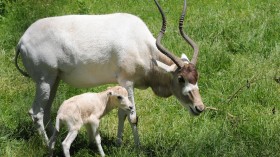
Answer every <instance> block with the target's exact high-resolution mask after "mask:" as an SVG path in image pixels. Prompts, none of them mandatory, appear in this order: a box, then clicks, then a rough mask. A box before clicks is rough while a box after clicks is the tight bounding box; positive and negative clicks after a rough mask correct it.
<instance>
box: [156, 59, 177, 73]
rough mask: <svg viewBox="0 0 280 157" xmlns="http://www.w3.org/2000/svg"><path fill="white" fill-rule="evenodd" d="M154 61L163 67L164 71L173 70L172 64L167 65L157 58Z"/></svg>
mask: <svg viewBox="0 0 280 157" xmlns="http://www.w3.org/2000/svg"><path fill="white" fill-rule="evenodd" d="M155 61H156V64H157V66H158V67H159V68H161V69H163V70H164V71H166V72H172V71H174V66H172V65H170V66H169V65H167V64H164V63H162V62H161V61H158V60H155Z"/></svg>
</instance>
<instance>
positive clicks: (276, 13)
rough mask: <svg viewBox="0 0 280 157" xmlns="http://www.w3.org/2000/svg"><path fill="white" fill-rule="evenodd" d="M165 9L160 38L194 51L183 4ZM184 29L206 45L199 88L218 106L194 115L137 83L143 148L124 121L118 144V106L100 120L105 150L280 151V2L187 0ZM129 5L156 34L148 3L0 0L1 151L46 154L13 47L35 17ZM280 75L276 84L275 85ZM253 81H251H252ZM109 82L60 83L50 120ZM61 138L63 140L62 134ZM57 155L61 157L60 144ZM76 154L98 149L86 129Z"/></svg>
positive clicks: (177, 49)
mask: <svg viewBox="0 0 280 157" xmlns="http://www.w3.org/2000/svg"><path fill="white" fill-rule="evenodd" d="M160 3H161V5H162V7H163V8H164V11H165V13H166V16H167V20H168V28H167V32H166V36H165V37H164V39H163V43H164V45H165V46H166V47H167V48H168V49H170V50H171V51H173V52H174V53H175V54H176V55H180V54H181V53H187V55H188V56H191V55H192V50H191V48H190V47H189V46H188V45H187V44H186V43H185V42H184V41H183V40H182V38H181V37H180V36H179V33H178V29H177V24H178V21H177V20H178V18H179V15H180V13H181V8H182V3H183V1H182V0H181V1H179V0H172V1H163V0H160ZM188 5H189V7H188V12H187V17H186V22H185V24H186V26H185V27H186V28H185V30H186V31H187V32H188V34H189V35H190V36H191V37H192V38H193V39H194V40H195V41H196V42H197V43H198V45H199V46H200V55H199V61H198V70H199V72H200V80H199V86H200V90H201V95H202V97H203V100H204V103H205V104H206V105H207V106H212V107H215V108H217V109H218V111H215V110H206V111H205V112H204V113H203V114H202V115H201V116H199V117H192V116H190V115H189V113H188V111H187V110H186V109H184V108H183V107H182V106H180V105H179V102H178V101H177V100H176V99H175V98H174V97H170V98H168V99H163V98H159V97H156V96H154V95H153V94H152V91H151V90H150V89H148V90H136V92H135V99H136V104H137V113H138V116H139V117H140V122H139V134H140V140H141V144H142V146H141V148H140V149H135V148H134V142H133V136H132V133H131V129H130V126H129V125H128V123H127V122H126V123H125V124H126V125H125V133H124V144H123V146H122V147H117V146H116V145H115V143H114V142H115V140H116V132H117V111H114V112H112V113H110V114H109V115H108V116H106V117H104V119H103V120H102V122H101V126H100V127H101V136H102V139H103V140H102V143H103V148H104V151H105V153H106V155H108V156H122V157H123V156H160V157H163V156H168V157H170V156H174V157H175V156H190V157H193V156H199V157H201V156H205V157H206V156H207V157H209V156H213V157H216V156H226V157H228V156H280V153H279V148H280V142H279V141H280V124H279V121H280V114H279V110H280V97H279V95H280V84H279V79H280V33H279V30H280V9H279V8H280V1H279V0H267V1H263V0H254V1H253V0H251V1H247V0H240V1H237V0H234V1H228V0H220V1H210V0H196V1H194V0H189V1H188ZM113 12H127V13H132V14H135V15H137V16H139V17H141V18H142V19H143V20H144V21H145V23H146V24H147V25H148V27H149V28H150V30H151V32H152V33H153V34H154V36H156V35H157V33H158V32H159V29H160V27H161V25H160V24H161V19H160V14H159V13H158V10H157V8H156V6H155V4H154V2H153V1H151V0H143V1H135V0H106V1H98V0H77V1H71V0H45V1H37V0H19V1H15V0H0V86H1V88H0V156H3V157H14V156H15V157H17V156H34V157H35V156H43V155H46V153H47V149H46V148H45V147H44V146H43V144H42V140H41V138H40V136H39V135H38V133H37V131H35V129H34V128H33V125H32V121H31V118H30V117H29V116H28V114H27V111H28V110H29V108H30V107H31V103H32V101H33V97H34V83H33V82H32V81H31V80H30V79H27V78H25V77H23V76H22V75H21V74H20V73H19V72H18V71H17V70H16V68H15V66H14V63H13V62H14V61H13V60H14V48H15V46H16V44H17V42H18V40H19V38H20V36H21V35H22V34H23V33H24V31H25V30H26V29H27V28H28V26H29V25H30V24H31V23H33V22H34V21H35V20H36V19H39V18H43V17H48V16H56V15H65V14H104V13H113ZM277 80H278V82H277ZM247 82H249V83H247ZM105 88H106V86H100V87H96V88H91V89H76V88H72V87H70V86H68V85H66V84H64V83H61V84H60V86H59V89H58V92H57V96H56V99H55V101H54V104H53V112H52V113H53V117H54V116H55V113H56V111H57V109H58V106H59V105H60V104H61V103H62V101H63V100H65V99H67V98H69V97H71V96H73V95H76V94H80V93H82V92H86V91H94V92H99V91H102V90H103V89H105ZM66 133H67V132H66V129H64V131H62V133H60V135H59V139H58V141H59V142H58V143H60V142H61V141H62V140H63V138H64V137H65V136H66ZM55 154H56V155H57V156H62V154H63V152H62V148H61V145H60V144H57V145H56V150H55ZM71 154H73V156H76V157H78V156H83V157H84V156H98V153H97V148H96V147H95V146H93V147H92V148H91V146H89V145H88V142H87V135H86V132H85V130H84V129H83V130H82V131H81V134H80V135H79V136H78V138H77V139H76V140H75V142H74V143H73V145H72V147H71Z"/></svg>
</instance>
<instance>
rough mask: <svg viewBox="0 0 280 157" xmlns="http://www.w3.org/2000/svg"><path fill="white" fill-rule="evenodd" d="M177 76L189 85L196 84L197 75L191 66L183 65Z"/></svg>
mask: <svg viewBox="0 0 280 157" xmlns="http://www.w3.org/2000/svg"><path fill="white" fill-rule="evenodd" d="M178 75H181V76H183V78H184V79H185V80H187V81H188V82H189V83H191V84H196V83H197V80H198V73H197V71H196V68H195V66H194V65H193V64H185V66H184V67H183V68H182V69H181V70H180V71H179V73H178Z"/></svg>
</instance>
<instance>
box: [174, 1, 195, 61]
mask: <svg viewBox="0 0 280 157" xmlns="http://www.w3.org/2000/svg"><path fill="white" fill-rule="evenodd" d="M186 10H187V1H186V0H185V1H184V8H183V11H182V14H181V17H180V20H179V30H180V34H181V36H182V37H183V38H184V39H185V40H186V41H187V42H188V43H189V45H190V46H191V47H192V48H193V50H194V53H193V57H192V60H191V63H192V64H194V65H196V62H197V58H198V53H199V49H198V46H197V45H196V43H195V42H194V41H193V40H192V39H191V38H190V37H188V35H187V34H185V32H184V31H183V24H184V19H185V15H186Z"/></svg>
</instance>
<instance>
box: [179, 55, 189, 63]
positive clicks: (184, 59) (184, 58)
mask: <svg viewBox="0 0 280 157" xmlns="http://www.w3.org/2000/svg"><path fill="white" fill-rule="evenodd" d="M181 59H182V60H183V61H184V62H187V63H190V60H189V58H188V57H187V55H186V54H184V53H182V55H181Z"/></svg>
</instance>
